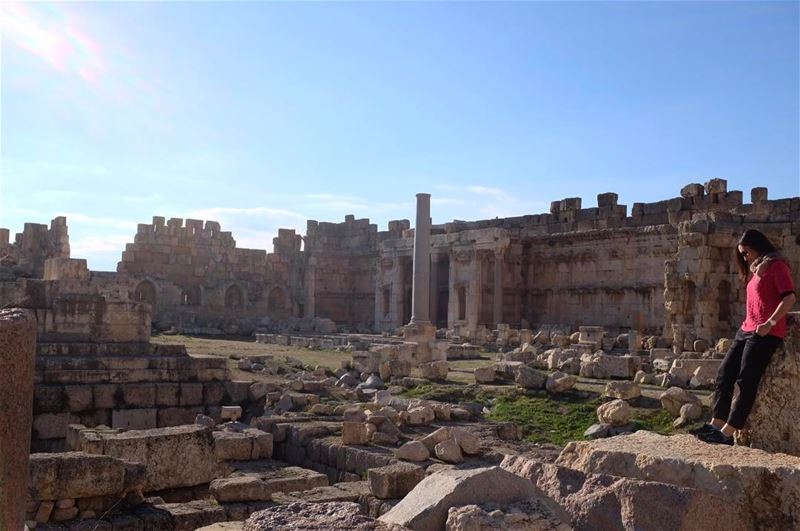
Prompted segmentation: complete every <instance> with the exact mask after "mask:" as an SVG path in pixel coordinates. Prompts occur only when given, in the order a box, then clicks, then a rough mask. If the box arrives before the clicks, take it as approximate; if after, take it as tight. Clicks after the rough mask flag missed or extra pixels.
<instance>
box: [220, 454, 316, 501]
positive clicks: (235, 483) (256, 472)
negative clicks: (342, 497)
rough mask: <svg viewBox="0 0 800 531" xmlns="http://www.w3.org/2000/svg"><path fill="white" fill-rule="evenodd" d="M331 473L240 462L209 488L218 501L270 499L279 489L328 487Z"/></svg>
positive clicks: (289, 490) (299, 489)
mask: <svg viewBox="0 0 800 531" xmlns="http://www.w3.org/2000/svg"><path fill="white" fill-rule="evenodd" d="M327 486H328V476H326V475H325V474H321V473H319V472H315V471H313V470H309V469H306V468H300V467H296V466H286V467H281V466H274V465H269V464H264V463H263V462H252V463H237V465H236V471H235V472H234V473H233V475H231V476H229V477H227V478H220V479H215V480H214V481H212V482H211V485H210V486H209V490H210V492H211V494H212V495H213V496H214V498H216V499H217V500H218V501H219V502H245V501H269V500H271V499H272V495H273V494H274V493H276V492H295V491H305V490H310V489H313V488H317V487H327Z"/></svg>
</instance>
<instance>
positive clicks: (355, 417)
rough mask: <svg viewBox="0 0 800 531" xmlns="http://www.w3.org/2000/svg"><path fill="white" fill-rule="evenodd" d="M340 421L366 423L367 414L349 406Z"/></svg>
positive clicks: (356, 407)
mask: <svg viewBox="0 0 800 531" xmlns="http://www.w3.org/2000/svg"><path fill="white" fill-rule="evenodd" d="M342 419H343V420H344V421H345V422H366V420H367V414H366V413H364V410H363V409H361V408H360V407H358V406H351V407H348V408H347V409H345V410H344V413H343V414H342Z"/></svg>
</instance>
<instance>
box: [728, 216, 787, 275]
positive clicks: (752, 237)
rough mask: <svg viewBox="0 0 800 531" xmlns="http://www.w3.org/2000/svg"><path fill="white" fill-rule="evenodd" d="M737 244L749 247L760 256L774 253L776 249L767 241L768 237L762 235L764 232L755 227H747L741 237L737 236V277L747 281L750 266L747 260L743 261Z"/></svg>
mask: <svg viewBox="0 0 800 531" xmlns="http://www.w3.org/2000/svg"><path fill="white" fill-rule="evenodd" d="M739 245H745V246H747V247H750V248H751V249H753V250H754V251H755V252H757V253H758V254H759V255H760V256H764V255H765V254H768V253H774V252H776V251H777V250H778V248H777V247H775V245H773V244H772V242H771V241H769V238H767V237H766V236H764V233H762V232H760V231H757V230H755V229H747V230H746V231H744V234H742V237H741V238H739V242H738V243H737V244H736V263H737V265H738V266H739V278H740V279H741V280H742V282H747V277H748V276H749V274H750V267H749V266H748V265H747V261H745V259H744V256H742V253H740V252H739Z"/></svg>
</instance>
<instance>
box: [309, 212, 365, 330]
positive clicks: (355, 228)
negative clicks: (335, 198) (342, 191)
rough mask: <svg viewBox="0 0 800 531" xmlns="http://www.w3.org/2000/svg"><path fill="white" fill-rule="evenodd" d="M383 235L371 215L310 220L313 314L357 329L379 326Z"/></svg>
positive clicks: (310, 271) (310, 273)
mask: <svg viewBox="0 0 800 531" xmlns="http://www.w3.org/2000/svg"><path fill="white" fill-rule="evenodd" d="M378 240H379V236H378V228H377V226H376V225H374V224H371V223H370V222H369V219H358V220H357V219H355V218H354V217H353V216H347V217H346V218H345V221H344V223H325V222H323V223H318V222H317V221H313V220H310V221H309V222H308V228H307V231H306V237H305V254H306V263H307V266H306V267H307V269H306V290H307V291H306V306H305V311H306V314H307V315H309V316H315V317H325V318H328V319H332V320H333V321H334V322H336V323H337V324H339V325H343V326H345V327H346V328H348V329H350V330H352V331H361V330H372V329H373V326H374V325H373V318H374V311H375V264H376V258H377V246H378Z"/></svg>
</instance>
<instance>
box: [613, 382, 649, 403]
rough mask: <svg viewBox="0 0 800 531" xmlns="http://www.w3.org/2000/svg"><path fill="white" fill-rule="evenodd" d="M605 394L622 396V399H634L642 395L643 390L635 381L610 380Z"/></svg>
mask: <svg viewBox="0 0 800 531" xmlns="http://www.w3.org/2000/svg"><path fill="white" fill-rule="evenodd" d="M604 394H605V396H608V397H611V398H620V399H622V400H632V399H634V398H639V397H640V396H642V390H641V388H640V387H639V384H636V383H633V382H624V381H619V382H608V383H607V384H606V389H605V393H604Z"/></svg>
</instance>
